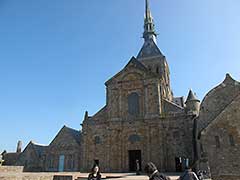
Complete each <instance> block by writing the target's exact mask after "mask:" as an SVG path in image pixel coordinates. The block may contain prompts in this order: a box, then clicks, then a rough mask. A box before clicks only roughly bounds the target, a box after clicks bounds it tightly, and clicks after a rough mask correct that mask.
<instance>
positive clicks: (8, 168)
mask: <svg viewBox="0 0 240 180" xmlns="http://www.w3.org/2000/svg"><path fill="white" fill-rule="evenodd" d="M3 172H18V173H19V172H23V166H0V173H3Z"/></svg>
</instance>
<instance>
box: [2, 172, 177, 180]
mask: <svg viewBox="0 0 240 180" xmlns="http://www.w3.org/2000/svg"><path fill="white" fill-rule="evenodd" d="M54 175H58V176H71V177H72V178H71V179H72V180H86V179H87V176H88V173H21V172H1V173H0V180H53V176H54ZM168 175H169V176H170V178H171V180H176V179H177V178H178V176H177V175H176V174H168ZM102 178H103V179H109V180H148V177H147V176H146V175H140V176H136V175H135V174H131V173H102ZM64 180H65V179H64Z"/></svg>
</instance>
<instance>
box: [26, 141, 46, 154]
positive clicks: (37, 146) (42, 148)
mask: <svg viewBox="0 0 240 180" xmlns="http://www.w3.org/2000/svg"><path fill="white" fill-rule="evenodd" d="M30 143H31V145H32V146H33V148H34V150H35V152H36V153H37V154H38V155H42V154H43V153H44V151H45V150H46V148H47V147H48V146H44V145H40V144H36V143H34V142H32V141H31V142H30Z"/></svg>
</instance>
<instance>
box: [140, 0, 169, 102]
mask: <svg viewBox="0 0 240 180" xmlns="http://www.w3.org/2000/svg"><path fill="white" fill-rule="evenodd" d="M143 39H144V43H143V46H142V48H141V50H140V52H139V53H138V55H137V59H138V60H139V61H140V62H141V63H143V64H144V65H145V66H146V67H147V68H148V70H149V71H151V72H152V73H153V74H155V75H156V77H157V78H158V80H159V83H160V84H159V86H160V90H161V92H160V93H161V97H162V98H164V99H167V100H169V101H172V99H173V94H172V91H171V87H170V77H169V76H170V71H169V67H168V63H167V60H166V57H165V56H164V55H163V54H162V52H161V51H160V49H159V48H158V46H157V33H156V31H155V24H154V20H153V17H152V13H151V10H150V7H149V0H145V15H144V32H143Z"/></svg>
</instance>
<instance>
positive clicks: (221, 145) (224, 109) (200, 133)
mask: <svg viewBox="0 0 240 180" xmlns="http://www.w3.org/2000/svg"><path fill="white" fill-rule="evenodd" d="M143 38H144V43H143V46H142V48H141V49H140V52H139V53H138V55H137V56H136V57H132V58H131V59H130V60H129V62H128V63H127V64H126V66H125V67H124V68H123V69H122V70H120V71H119V72H118V73H117V74H116V75H114V76H113V77H111V78H110V79H109V80H107V81H106V82H105V85H106V104H105V106H104V107H103V108H102V109H100V110H99V111H98V112H97V113H96V114H94V115H92V116H90V115H89V114H88V112H86V113H85V117H84V120H83V122H82V124H81V125H82V129H81V130H80V131H78V130H74V129H71V128H68V127H66V126H64V127H63V128H62V129H61V130H60V132H59V133H58V135H57V136H56V137H55V138H54V140H53V141H52V142H51V143H50V144H49V145H48V146H41V145H37V144H34V143H33V142H31V143H29V145H28V146H27V147H26V148H25V150H24V151H23V152H20V151H19V150H18V152H17V153H15V154H14V158H13V156H12V155H11V153H6V152H5V157H6V160H7V157H9V159H10V160H11V161H10V160H9V161H6V162H8V165H10V164H11V165H23V166H24V167H25V169H26V170H27V171H81V172H88V171H89V170H90V169H91V167H92V166H93V164H94V163H96V164H99V166H100V167H101V171H103V172H131V171H135V170H136V160H138V161H139V163H140V164H139V165H140V168H143V166H144V165H145V164H146V163H147V162H149V161H152V162H153V163H154V164H156V165H157V167H158V169H159V170H160V171H163V172H175V171H183V170H184V168H185V166H187V165H189V166H192V167H194V168H196V169H197V170H200V169H201V170H206V171H207V172H208V173H209V174H211V175H212V176H213V177H214V178H216V179H219V178H221V179H229V178H230V177H231V178H232V179H234V178H235V179H239V177H240V173H239V169H240V159H239V157H240V154H239V152H240V116H239V112H240V106H239V104H240V98H239V97H240V83H239V82H238V81H235V80H234V79H232V78H231V76H230V75H229V74H227V76H226V78H225V80H224V81H223V82H222V83H221V84H220V85H218V86H217V87H215V88H214V89H212V90H211V91H209V93H207V95H206V96H205V98H204V99H203V101H202V102H200V100H198V99H197V97H196V95H195V93H194V92H193V91H192V90H190V91H189V93H188V96H187V98H186V100H185V99H184V98H183V97H175V96H174V94H173V92H172V90H171V86H170V84H171V83H170V70H169V67H168V63H167V59H166V57H165V56H164V55H163V54H162V52H161V51H160V49H159V48H158V46H157V34H156V31H155V27H154V21H153V18H152V15H151V11H150V8H149V2H148V0H146V9H145V19H144V33H143ZM38 162H40V163H38ZM222 169H224V171H222Z"/></svg>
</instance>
